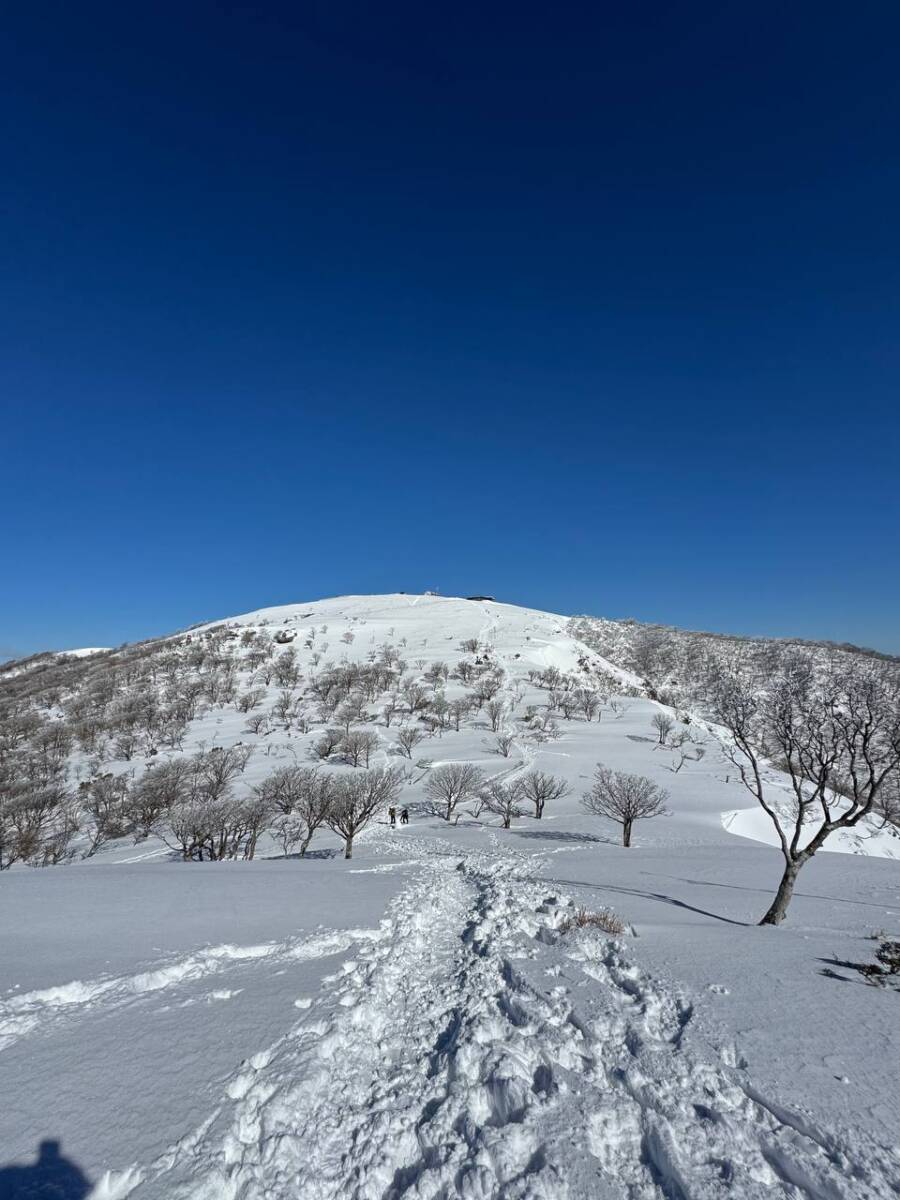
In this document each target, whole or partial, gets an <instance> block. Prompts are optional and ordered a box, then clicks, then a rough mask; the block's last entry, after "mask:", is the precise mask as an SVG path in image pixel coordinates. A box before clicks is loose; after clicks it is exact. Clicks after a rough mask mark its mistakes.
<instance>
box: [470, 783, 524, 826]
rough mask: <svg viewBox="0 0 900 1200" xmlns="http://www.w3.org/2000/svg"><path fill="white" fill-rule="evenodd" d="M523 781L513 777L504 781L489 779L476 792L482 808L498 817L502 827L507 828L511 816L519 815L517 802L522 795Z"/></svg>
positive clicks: (520, 811) (519, 810) (520, 812)
mask: <svg viewBox="0 0 900 1200" xmlns="http://www.w3.org/2000/svg"><path fill="white" fill-rule="evenodd" d="M523 791H524V789H523V781H522V780H521V779H513V780H510V781H509V782H508V783H504V782H503V781H502V780H499V779H489V780H488V781H487V783H486V784H484V786H483V787H482V788H481V790H480V791H479V793H478V798H479V800H480V801H481V806H482V808H486V809H487V810H488V812H491V813H494V814H495V815H496V816H498V817H500V818H501V820H502V822H503V828H504V829H509V826H510V823H511V821H512V819H513V817H521V815H522V810H521V809H520V808H519V802H520V801H521V799H522V795H523Z"/></svg>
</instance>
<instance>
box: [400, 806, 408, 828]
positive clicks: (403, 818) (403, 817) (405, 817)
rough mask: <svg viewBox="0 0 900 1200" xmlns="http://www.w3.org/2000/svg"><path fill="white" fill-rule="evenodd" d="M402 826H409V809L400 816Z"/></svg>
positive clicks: (405, 809)
mask: <svg viewBox="0 0 900 1200" xmlns="http://www.w3.org/2000/svg"><path fill="white" fill-rule="evenodd" d="M400 824H401V825H408V824H409V809H408V808H404V810H403V812H402V813H401V814H400Z"/></svg>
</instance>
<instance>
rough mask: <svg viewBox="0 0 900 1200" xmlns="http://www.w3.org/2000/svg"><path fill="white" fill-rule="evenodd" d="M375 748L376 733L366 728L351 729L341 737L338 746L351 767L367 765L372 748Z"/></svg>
mask: <svg viewBox="0 0 900 1200" xmlns="http://www.w3.org/2000/svg"><path fill="white" fill-rule="evenodd" d="M377 748H378V735H377V734H375V733H372V732H371V731H370V730H367V729H351V730H350V732H349V733H346V734H345V735H344V737H343V738H342V739H341V744H340V747H339V749H340V752H341V754H343V756H344V758H345V759H346V760H347V762H348V763H349V764H350V766H351V767H359V766H366V767H367V766H368V765H369V759H370V758H371V757H372V752H373V750H376V749H377Z"/></svg>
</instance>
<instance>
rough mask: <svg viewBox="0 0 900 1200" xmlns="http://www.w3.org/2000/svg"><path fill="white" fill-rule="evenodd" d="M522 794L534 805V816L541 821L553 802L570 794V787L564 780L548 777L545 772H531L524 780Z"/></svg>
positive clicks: (552, 776) (553, 776)
mask: <svg viewBox="0 0 900 1200" xmlns="http://www.w3.org/2000/svg"><path fill="white" fill-rule="evenodd" d="M522 794H523V796H524V797H525V799H526V800H529V801H530V802H531V803H532V804H533V805H534V815H535V817H536V819H537V820H540V819H541V817H542V816H543V815H544V808H545V806H546V805H547V804H548V803H549V802H550V801H551V800H562V798H563V797H564V796H568V794H569V785H568V784H567V783H566V781H565V780H564V779H557V777H556V776H555V775H548V774H546V773H545V772H544V771H529V772H528V774H527V775H526V776H525V777H524V778H523V779H522Z"/></svg>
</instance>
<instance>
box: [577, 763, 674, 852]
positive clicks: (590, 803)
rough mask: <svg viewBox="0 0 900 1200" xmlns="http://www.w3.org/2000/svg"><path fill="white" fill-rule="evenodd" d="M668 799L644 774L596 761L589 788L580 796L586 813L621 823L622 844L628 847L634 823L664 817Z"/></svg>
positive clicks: (665, 793) (666, 794)
mask: <svg viewBox="0 0 900 1200" xmlns="http://www.w3.org/2000/svg"><path fill="white" fill-rule="evenodd" d="M668 798H669V797H668V793H667V792H665V791H663V789H662V788H660V787H658V786H657V784H655V783H654V782H653V780H652V779H647V777H646V776H645V775H631V774H629V773H628V772H627V771H612V770H610V768H609V767H605V766H604V765H603V764H602V763H598V764H597V768H596V770H595V771H594V782H593V784H592V785H591V790H590V791H589V792H585V794H584V795H583V796H582V798H581V804H582V807H583V808H585V809H586V810H587V811H588V812H589V813H593V814H594V815H595V816H597V817H606V818H608V819H609V820H610V821H615V822H616V824H618V825H621V826H622V845H623V846H630V845H631V827H632V825H633V824H634V822H635V821H641V820H646V819H648V818H650V817H662V816H665V815H666V812H667V810H666V801H667V800H668Z"/></svg>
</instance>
